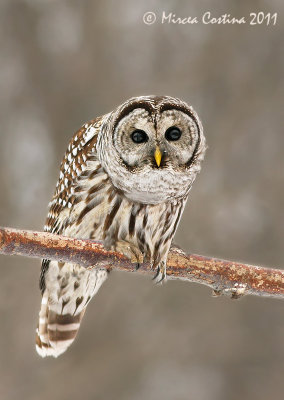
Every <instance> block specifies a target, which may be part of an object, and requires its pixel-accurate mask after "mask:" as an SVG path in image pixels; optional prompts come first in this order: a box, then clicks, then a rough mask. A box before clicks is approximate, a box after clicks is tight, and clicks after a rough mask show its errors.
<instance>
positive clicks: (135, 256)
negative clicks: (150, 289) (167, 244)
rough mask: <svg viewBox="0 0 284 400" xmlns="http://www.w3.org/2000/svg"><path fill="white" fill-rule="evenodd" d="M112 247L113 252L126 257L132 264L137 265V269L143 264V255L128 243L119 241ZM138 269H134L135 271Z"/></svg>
mask: <svg viewBox="0 0 284 400" xmlns="http://www.w3.org/2000/svg"><path fill="white" fill-rule="evenodd" d="M112 247H113V249H114V250H115V251H117V252H119V253H122V254H123V255H124V256H125V257H127V258H128V259H129V260H130V261H131V262H132V263H134V264H137V265H139V267H140V264H141V263H143V258H144V257H143V254H142V253H141V251H140V250H139V249H138V248H137V247H135V246H133V245H132V244H130V243H129V242H125V241H120V242H117V243H115V245H114V246H112ZM139 267H138V268H139ZM138 268H137V267H136V269H138Z"/></svg>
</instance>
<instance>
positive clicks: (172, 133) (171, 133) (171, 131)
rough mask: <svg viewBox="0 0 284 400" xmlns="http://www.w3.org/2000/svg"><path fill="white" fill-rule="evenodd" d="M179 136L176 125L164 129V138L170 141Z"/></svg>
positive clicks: (179, 131) (177, 138)
mask: <svg viewBox="0 0 284 400" xmlns="http://www.w3.org/2000/svg"><path fill="white" fill-rule="evenodd" d="M180 137H181V130H180V129H179V128H177V127H176V126H171V127H170V128H168V129H167V130H166V133H165V138H166V139H167V140H168V141H170V142H175V141H176V140H179V138H180Z"/></svg>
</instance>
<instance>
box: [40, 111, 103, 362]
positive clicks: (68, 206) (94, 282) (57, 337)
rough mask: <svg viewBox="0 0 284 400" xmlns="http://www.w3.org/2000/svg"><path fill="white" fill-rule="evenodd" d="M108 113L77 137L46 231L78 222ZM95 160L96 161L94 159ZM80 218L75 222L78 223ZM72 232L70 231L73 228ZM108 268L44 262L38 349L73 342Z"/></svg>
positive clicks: (44, 352)
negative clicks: (77, 208) (74, 209)
mask: <svg viewBox="0 0 284 400" xmlns="http://www.w3.org/2000/svg"><path fill="white" fill-rule="evenodd" d="M103 118H104V117H100V118H97V119H95V120H93V121H90V122H89V123H87V124H85V125H84V126H83V127H82V128H81V129H80V130H79V131H78V132H76V134H75V135H74V137H73V138H72V140H71V142H70V144H69V146H68V148H67V151H66V153H65V156H64V158H63V161H62V163H61V168H60V176H59V180H58V182H57V185H56V190H55V193H54V196H53V198H52V201H51V202H50V204H49V212H48V216H47V220H46V225H45V227H44V230H45V231H46V232H52V233H56V234H64V233H65V230H66V228H68V227H70V225H71V224H72V218H74V217H73V214H72V206H73V205H74V204H75V203H76V202H78V201H80V200H81V198H80V190H79V191H76V189H78V188H80V182H81V180H84V179H86V177H88V176H89V175H90V174H92V173H96V172H95V170H92V171H90V170H88V169H87V160H88V161H90V160H92V161H95V162H94V163H92V166H93V165H96V164H99V161H98V160H97V156H96V141H97V136H98V133H99V131H100V128H101V125H102V121H103ZM92 158H93V159H92ZM73 222H74V221H73ZM69 232H70V229H69ZM106 276H107V272H106V271H105V270H100V269H98V270H94V271H87V270H86V269H85V268H82V267H80V266H79V265H73V264H69V263H58V262H56V261H50V260H47V259H45V260H43V261H42V269H41V275H40V289H41V291H42V302H41V309H40V313H39V323H38V328H37V335H36V349H37V352H38V353H39V354H40V355H41V356H42V357H45V356H51V355H52V356H54V357H57V356H58V355H60V354H61V353H63V352H64V351H65V350H66V349H67V347H68V346H69V345H70V344H71V343H72V342H73V340H74V339H75V337H76V334H77V332H78V329H79V327H80V322H81V320H82V317H83V315H84V312H85V308H86V305H87V304H88V302H89V301H90V299H91V298H92V297H93V295H94V294H95V293H96V292H97V290H98V289H99V287H100V286H101V284H102V283H103V282H104V280H105V279H106Z"/></svg>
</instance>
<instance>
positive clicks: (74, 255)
mask: <svg viewBox="0 0 284 400" xmlns="http://www.w3.org/2000/svg"><path fill="white" fill-rule="evenodd" d="M0 254H5V255H19V256H26V257H36V258H47V259H50V260H57V261H60V262H72V263H76V264H80V265H82V266H83V267H86V268H94V267H105V268H106V269H107V270H111V269H117V270H120V271H128V272H129V271H135V270H136V269H135V265H134V264H132V263H131V262H130V261H129V260H128V259H127V258H125V257H124V256H123V255H122V254H120V253H116V252H113V251H107V250H105V249H104V247H103V245H102V243H100V242H95V241H91V240H80V239H72V238H68V237H64V236H59V235H54V234H51V233H45V232H33V231H25V230H17V229H11V228H0ZM138 271H139V272H141V273H144V274H148V275H150V274H153V271H152V270H151V268H150V265H149V264H148V263H143V264H141V266H140V268H139V270H138ZM167 277H168V279H182V280H187V281H189V282H196V283H200V284H202V285H206V286H209V287H210V288H212V289H213V293H214V295H221V294H225V295H229V296H231V297H232V298H239V297H240V296H242V295H245V294H249V295H257V296H270V297H275V298H280V299H284V271H282V270H280V269H270V268H264V267H257V266H253V265H246V264H241V263H237V262H232V261H225V260H219V259H216V258H208V257H204V256H199V255H196V254H186V253H185V252H184V251H183V250H181V249H180V248H178V247H172V248H171V250H170V253H169V256H168V262H167Z"/></svg>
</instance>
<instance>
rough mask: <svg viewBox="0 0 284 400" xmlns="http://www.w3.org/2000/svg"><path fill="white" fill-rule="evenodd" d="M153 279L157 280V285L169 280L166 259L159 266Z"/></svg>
mask: <svg viewBox="0 0 284 400" xmlns="http://www.w3.org/2000/svg"><path fill="white" fill-rule="evenodd" d="M152 280H153V281H155V283H156V284H157V285H158V284H161V283H164V282H165V281H166V280H167V269H166V264H165V262H164V261H162V262H161V263H160V264H159V265H158V266H157V270H156V273H155V275H154V277H153V278H152Z"/></svg>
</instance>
